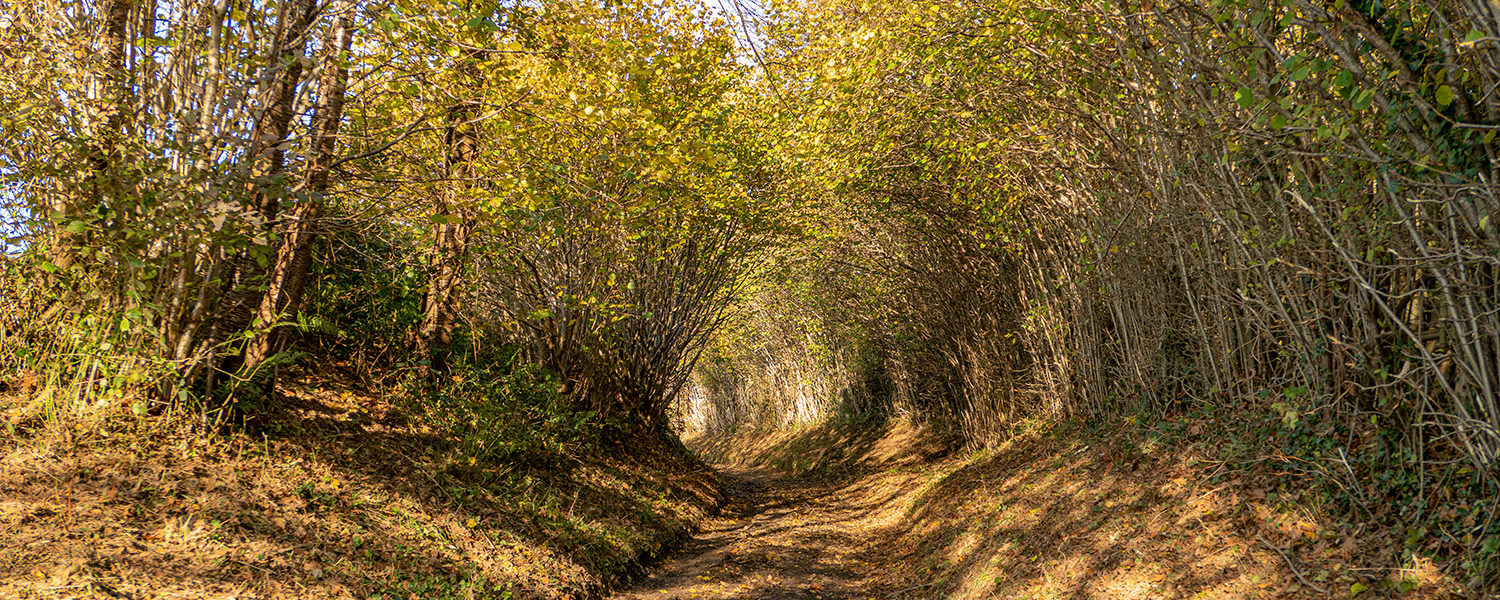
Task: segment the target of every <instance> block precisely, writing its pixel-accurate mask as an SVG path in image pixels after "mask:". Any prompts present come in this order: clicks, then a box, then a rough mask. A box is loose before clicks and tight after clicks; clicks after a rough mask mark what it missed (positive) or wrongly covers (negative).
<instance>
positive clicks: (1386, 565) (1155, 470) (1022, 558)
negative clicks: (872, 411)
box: [689, 419, 1484, 599]
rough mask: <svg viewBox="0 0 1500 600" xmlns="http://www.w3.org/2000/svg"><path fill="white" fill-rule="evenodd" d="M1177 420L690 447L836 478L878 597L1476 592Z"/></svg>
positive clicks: (755, 434) (855, 431) (873, 433)
mask: <svg viewBox="0 0 1500 600" xmlns="http://www.w3.org/2000/svg"><path fill="white" fill-rule="evenodd" d="M1178 425H1179V427H1176V428H1174V429H1173V430H1171V431H1164V430H1160V429H1157V430H1152V429H1145V428H1142V427H1140V426H1138V425H1136V424H1134V423H1131V422H1122V423H1119V424H1118V425H1116V426H1113V427H1105V428H1098V427H1095V428H1085V427H1081V426H1076V425H1053V426H1037V427H1034V428H1031V429H1025V430H1020V431H1017V432H1015V434H1014V436H1013V437H1011V438H1010V439H1009V440H1008V441H1006V442H1004V443H1001V444H999V445H997V446H996V447H994V448H992V449H989V450H984V451H975V452H966V451H960V450H955V449H953V446H952V445H951V444H947V443H945V441H944V440H941V439H935V438H934V436H932V435H931V434H928V433H924V432H923V431H921V430H920V429H918V428H916V427H913V426H911V425H910V424H907V423H903V422H895V423H884V422H878V421H876V422H848V423H837V424H825V425H818V426H810V427H806V428H802V429H797V430H792V431H780V430H754V429H749V428H746V429H741V430H738V431H734V432H731V433H728V434H722V435H711V436H710V435H698V436H694V437H690V438H689V439H690V442H689V446H690V447H693V448H694V449H695V450H696V451H698V452H700V453H701V454H702V455H703V456H705V457H706V458H707V459H709V460H710V461H713V462H716V463H718V464H721V465H745V466H756V465H758V466H763V467H773V468H777V469H781V470H785V471H789V472H792V473H797V474H801V475H804V476H807V477H813V478H821V479H824V480H825V481H831V482H836V483H837V484H838V486H839V487H838V488H837V489H836V490H834V491H832V492H831V493H830V494H829V496H830V497H839V498H842V500H841V502H844V503H846V504H849V505H852V506H858V507H861V508H860V510H861V513H862V514H868V515H872V516H871V519H872V521H878V522H880V523H884V524H883V525H880V526H877V527H874V528H873V529H870V530H869V531H866V532H865V534H866V535H869V536H871V537H872V538H873V539H872V540H869V541H867V542H864V545H866V546H868V547H870V548H876V549H879V551H874V552H869V553H868V554H867V556H868V557H869V558H868V559H869V560H872V561H877V562H878V563H879V564H871V565H870V569H869V573H868V575H869V576H871V577H874V578H876V579H878V580H882V581H875V582H872V583H871V584H869V586H870V587H871V588H874V589H883V590H891V591H890V592H888V593H886V594H884V595H886V596H888V597H890V598H897V599H900V598H910V599H914V598H1326V597H1332V598H1356V597H1361V598H1365V597H1402V598H1445V597H1463V596H1474V597H1480V596H1483V593H1484V590H1483V589H1482V588H1483V586H1484V584H1483V582H1467V584H1468V585H1465V582H1463V581H1460V580H1456V579H1455V577H1454V576H1453V575H1452V573H1459V574H1462V573H1463V571H1462V570H1459V569H1452V568H1446V569H1445V565H1444V564H1443V563H1442V562H1440V561H1439V560H1434V558H1432V557H1431V556H1429V555H1427V554H1426V553H1422V552H1407V553H1404V554H1405V556H1406V558H1402V556H1403V552H1401V548H1402V546H1403V544H1407V542H1408V540H1407V539H1406V537H1405V535H1404V534H1403V532H1401V531H1399V530H1394V531H1393V530H1390V529H1387V528H1382V527H1379V526H1375V525H1373V524H1371V523H1370V522H1368V521H1363V522H1361V521H1360V520H1357V519H1350V518H1347V515H1340V514H1338V513H1337V512H1336V511H1332V510H1328V509H1327V507H1326V506H1324V505H1320V504H1319V503H1318V502H1317V501H1316V500H1317V499H1316V491H1314V490H1306V489H1298V488H1297V487H1295V486H1288V485H1285V484H1284V480H1283V479H1280V478H1278V471H1285V466H1284V465H1282V466H1278V465H1276V464H1275V463H1274V462H1273V461H1270V460H1254V461H1245V460H1240V459H1237V458H1235V457H1234V456H1233V454H1232V452H1230V451H1226V450H1225V449H1223V448H1221V446H1223V444H1210V443H1207V442H1195V441H1193V440H1195V439H1201V438H1202V436H1200V435H1198V434H1200V433H1202V432H1204V431H1214V429H1213V428H1215V427H1222V426H1223V425H1222V424H1219V423H1215V422H1213V421H1212V420H1211V419H1199V420H1187V421H1184V422H1183V423H1180V424H1178ZM943 447H947V448H948V449H949V450H948V451H946V452H944V451H941V450H939V449H940V448H943ZM1446 566H1449V567H1451V566H1452V565H1451V563H1450V564H1449V565H1446ZM1465 588H1467V589H1465Z"/></svg>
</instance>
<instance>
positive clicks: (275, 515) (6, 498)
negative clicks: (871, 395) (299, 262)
mask: <svg viewBox="0 0 1500 600" xmlns="http://www.w3.org/2000/svg"><path fill="white" fill-rule="evenodd" d="M278 406H279V408H278V412H277V414H276V415H274V416H273V417H272V418H270V419H268V420H267V421H266V422H265V423H264V424H262V426H261V427H260V429H261V435H260V436H259V439H255V438H254V437H251V436H248V435H244V434H240V435H232V436H197V435H188V434H181V433H175V432H167V431H152V432H149V433H150V435H147V433H148V432H146V431H141V430H136V431H133V432H128V433H119V432H118V431H122V430H128V429H130V426H129V425H123V426H121V427H117V428H116V431H117V433H115V434H112V435H108V436H101V435H100V434H97V433H94V434H91V435H68V434H64V433H59V432H49V433H46V434H41V433H36V434H33V435H29V436H25V435H23V436H21V437H16V438H12V439H9V440H6V441H4V443H3V444H0V451H3V456H0V461H3V462H0V526H3V528H0V582H3V583H0V597H35V598H78V597H104V598H111V597H112V598H157V597H192V598H375V597H381V596H383V597H387V598H391V597H400V598H406V597H413V596H415V597H419V598H473V597H479V598H484V597H518V598H526V597H538V598H564V597H577V596H582V595H589V594H593V593H597V592H598V591H600V590H602V589H603V588H604V587H605V586H607V585H608V584H609V583H611V582H612V581H614V580H616V579H618V578H619V577H621V576H623V575H624V574H625V572H626V571H627V568H628V566H629V565H631V564H632V563H633V562H635V561H637V560H639V559H641V558H643V557H646V556H648V555H650V554H652V553H655V552H658V551H659V550H660V549H661V548H662V547H663V546H664V545H666V544H669V543H672V542H673V541H675V540H677V539H679V538H680V537H681V536H682V535H684V534H686V533H687V532H688V531H690V530H692V529H693V528H694V527H695V525H696V523H697V522H698V521H699V520H701V519H702V518H703V516H704V515H705V514H706V513H707V512H708V511H710V510H712V508H713V507H714V506H715V505H716V504H717V503H718V501H719V499H720V494H721V492H720V489H719V483H718V481H717V479H716V477H715V475H714V474H713V473H712V472H711V471H709V470H707V469H706V468H705V467H703V466H702V465H701V463H698V462H697V461H696V460H695V459H693V458H692V457H691V456H689V455H688V454H687V453H686V452H685V451H683V450H682V449H681V448H678V447H673V445H672V444H669V443H661V444H645V445H637V446H633V447H631V448H620V447H605V448H600V449H580V450H579V451H580V452H590V453H591V454H593V455H596V456H595V457H594V458H590V460H589V461H588V462H587V463H585V462H584V461H581V460H578V459H576V458H573V457H569V456H549V457H535V459H534V460H527V461H520V462H517V463H515V464H505V465H466V464H453V458H452V457H453V456H455V454H454V453H453V452H452V451H451V450H452V449H451V448H450V442H449V441H448V440H446V439H444V438H443V437H442V436H439V435H436V434H435V433H434V432H431V431H426V430H424V429H423V428H422V427H421V426H419V425H415V424H413V423H410V422H409V421H408V420H407V419H405V418H404V417H403V416H402V415H401V414H400V412H399V411H397V410H396V409H394V408H393V407H392V406H390V404H389V403H388V402H387V401H386V399H384V398H380V397H378V396H376V395H373V394H370V393H368V392H367V391H365V390H360V389H357V388H351V387H347V386H342V385H339V384H336V383H332V382H318V383H316V384H307V383H304V384H300V385H293V386H290V391H289V393H288V395H287V396H286V397H285V398H281V399H279V403H278ZM507 594H509V596H507Z"/></svg>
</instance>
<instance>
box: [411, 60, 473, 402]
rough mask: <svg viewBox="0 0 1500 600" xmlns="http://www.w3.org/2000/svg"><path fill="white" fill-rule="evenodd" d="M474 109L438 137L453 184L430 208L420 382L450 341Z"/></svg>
mask: <svg viewBox="0 0 1500 600" xmlns="http://www.w3.org/2000/svg"><path fill="white" fill-rule="evenodd" d="M464 72H465V74H466V75H469V76H471V77H475V76H476V73H475V70H473V69H468V68H466V69H464ZM477 109H478V106H477V105H476V104H475V103H472V102H460V103H459V104H456V105H454V106H453V108H451V109H449V111H448V128H447V133H446V134H445V136H444V141H445V142H446V145H447V147H448V154H447V156H446V157H445V159H444V161H443V163H444V164H443V171H444V173H445V174H446V175H447V177H446V179H448V180H449V181H456V182H457V184H456V185H455V186H453V187H449V188H448V190H447V191H446V193H445V194H442V195H439V196H437V200H436V202H435V206H434V213H435V215H436V218H435V219H434V221H436V223H435V228H434V229H433V238H434V239H433V249H432V280H431V282H430V283H429V284H428V286H427V299H426V302H425V307H424V310H423V314H422V323H421V325H420V326H419V327H418V329H417V356H418V357H420V358H422V359H424V360H426V364H424V365H422V366H421V367H420V368H419V369H418V372H419V373H420V374H421V376H422V377H423V378H427V377H431V376H433V375H434V374H437V373H442V372H444V371H446V370H447V356H448V347H449V345H450V344H451V343H452V341H453V340H452V333H453V326H454V324H455V323H456V318H455V314H454V306H453V305H454V297H453V295H454V294H453V292H454V290H455V289H457V287H458V282H459V278H460V277H461V276H462V274H463V263H464V261H465V259H466V258H467V256H468V251H469V233H470V232H472V231H473V230H474V224H473V222H472V220H471V219H469V217H468V215H467V214H466V213H467V211H466V210H465V209H464V207H463V206H462V196H463V192H464V191H465V190H467V189H468V188H469V187H470V186H472V185H473V182H472V178H471V175H472V173H470V169H469V166H470V165H469V163H470V161H471V160H473V157H474V152H475V151H476V149H477V145H478V133H477V131H476V128H475V125H473V124H471V123H469V122H468V121H469V120H471V119H472V118H473V116H474V113H475V112H476V111H477Z"/></svg>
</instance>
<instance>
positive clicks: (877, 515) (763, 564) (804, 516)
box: [614, 467, 899, 600]
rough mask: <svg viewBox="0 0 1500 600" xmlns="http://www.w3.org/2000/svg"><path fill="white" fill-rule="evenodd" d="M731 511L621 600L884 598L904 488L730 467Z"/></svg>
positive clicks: (726, 470)
mask: <svg viewBox="0 0 1500 600" xmlns="http://www.w3.org/2000/svg"><path fill="white" fill-rule="evenodd" d="M723 472H724V475H725V478H726V479H727V480H728V484H729V487H730V494H731V499H730V501H729V503H728V505H727V506H725V508H724V511H723V513H722V514H721V515H720V516H719V517H718V518H716V519H713V520H711V521H709V522H707V523H705V524H704V526H703V529H702V531H701V532H700V533H698V534H697V535H695V536H693V538H692V539H691V540H690V541H688V542H687V543H685V544H684V546H683V548H682V549H681V550H679V551H678V552H677V553H676V554H675V555H674V556H672V557H670V558H668V559H667V560H666V561H665V562H664V563H663V564H661V565H659V566H658V567H656V568H655V569H654V570H653V571H652V572H650V573H649V575H648V576H647V577H644V578H642V579H641V580H640V581H638V582H636V584H635V585H634V586H631V587H629V588H626V589H624V590H622V591H620V592H619V593H618V594H616V595H615V597H614V598H615V599H616V600H669V599H672V600H692V599H713V598H736V599H757V600H770V599H793V598H798V599H803V598H805V599H835V598H875V597H884V596H886V595H887V594H888V593H889V592H888V591H887V590H886V589H885V588H886V587H888V584H887V583H885V582H884V581H883V579H882V578H880V577H878V576H877V575H878V573H879V572H880V565H881V564H882V562H883V558H882V557H884V556H885V551H884V549H883V548H882V544H881V543H880V541H881V540H882V539H884V537H885V535H887V534H885V533H883V530H885V529H887V528H888V527H889V525H890V524H891V522H892V519H894V518H896V517H897V516H898V515H897V514H893V513H899V510H896V511H893V510H891V508H892V506H891V505H892V504H896V503H894V502H892V500H893V499H894V497H895V496H896V495H897V491H896V490H891V491H890V493H889V494H879V493H876V494H871V493H869V490H867V489H861V490H855V489H852V488H849V487H842V486H839V485H836V484H828V483H821V482H817V481H812V480H808V479H803V478H794V477H790V476H787V475H782V474H779V473H777V472H775V471H771V470H762V469H750V468H743V467H726V468H724V471H723Z"/></svg>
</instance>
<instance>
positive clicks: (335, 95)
mask: <svg viewBox="0 0 1500 600" xmlns="http://www.w3.org/2000/svg"><path fill="white" fill-rule="evenodd" d="M342 10H343V11H344V12H343V14H341V15H339V16H337V18H336V20H335V22H334V23H333V24H332V26H330V27H329V29H328V34H327V36H326V37H325V38H324V40H323V48H324V50H325V52H327V56H326V57H325V58H324V60H325V61H327V64H326V66H325V68H324V71H323V77H322V79H321V80H320V81H319V82H318V91H319V95H320V96H321V98H320V101H321V102H320V104H319V106H318V108H317V112H316V113H315V114H314V116H313V140H312V148H313V153H312V154H313V155H312V162H311V164H310V165H309V166H308V170H307V179H306V190H307V198H306V199H304V200H303V201H302V203H301V204H299V205H298V206H297V208H296V210H295V211H294V212H293V213H292V217H291V219H289V221H288V223H287V224H286V227H285V233H284V234H283V236H282V243H281V249H280V251H279V252H278V253H277V256H276V264H275V266H274V267H273V268H272V271H271V280H270V285H269V286H268V287H267V289H266V293H265V296H263V297H262V298H261V302H260V308H259V310H258V311H257V312H256V320H257V321H259V322H262V323H270V324H272V325H271V329H270V330H269V331H267V332H266V335H264V336H262V337H259V338H256V339H255V340H254V341H253V342H252V343H251V345H250V348H249V350H248V351H247V352H246V357H245V365H244V367H243V368H244V369H245V370H253V369H255V368H256V367H259V366H260V365H261V363H263V362H265V360H266V359H267V358H270V357H271V356H272V355H274V354H275V353H277V352H280V351H281V350H282V345H283V343H282V339H283V338H284V336H285V327H283V326H281V325H279V323H280V322H281V321H282V320H283V319H285V317H286V315H287V313H288V312H289V311H291V310H293V309H294V308H295V307H296V306H297V305H298V304H299V303H300V302H301V300H302V290H303V289H304V287H305V284H306V280H307V271H308V266H309V265H310V264H311V263H312V248H313V241H314V240H316V239H317V236H318V219H319V217H320V216H321V215H322V213H323V195H324V194H325V193H326V192H327V191H328V178H329V173H330V171H331V170H332V166H333V161H334V150H335V148H336V147H337V141H338V134H339V126H340V124H341V122H342V121H343V116H344V92H345V90H346V89H347V86H348V80H349V70H348V68H346V67H345V66H344V65H343V62H342V61H343V56H344V55H345V54H346V53H348V51H349V48H350V44H351V40H352V39H353V33H354V32H353V29H354V19H353V17H352V16H351V15H350V14H349V11H351V10H353V9H352V7H349V6H347V5H345V6H343V7H342ZM271 385H274V382H272V383H271Z"/></svg>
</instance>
